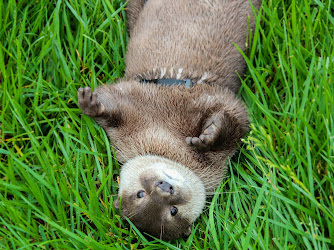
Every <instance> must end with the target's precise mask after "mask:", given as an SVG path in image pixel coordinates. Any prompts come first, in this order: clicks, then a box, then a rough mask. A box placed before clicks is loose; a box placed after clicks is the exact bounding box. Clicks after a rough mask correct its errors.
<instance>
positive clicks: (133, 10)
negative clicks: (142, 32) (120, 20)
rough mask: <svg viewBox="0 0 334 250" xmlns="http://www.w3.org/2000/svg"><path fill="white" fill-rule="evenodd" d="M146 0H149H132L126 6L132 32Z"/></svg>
mask: <svg viewBox="0 0 334 250" xmlns="http://www.w3.org/2000/svg"><path fill="white" fill-rule="evenodd" d="M146 2H147V0H130V1H129V2H128V5H127V6H126V17H127V20H128V28H129V31H130V33H131V31H132V29H133V27H134V26H135V24H136V21H137V18H138V16H139V14H140V12H141V11H142V9H143V8H144V5H145V3H146Z"/></svg>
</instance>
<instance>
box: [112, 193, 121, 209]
mask: <svg viewBox="0 0 334 250" xmlns="http://www.w3.org/2000/svg"><path fill="white" fill-rule="evenodd" d="M119 200H120V198H119V195H118V196H117V199H116V200H115V201H114V202H113V205H114V207H115V208H117V209H119Z"/></svg>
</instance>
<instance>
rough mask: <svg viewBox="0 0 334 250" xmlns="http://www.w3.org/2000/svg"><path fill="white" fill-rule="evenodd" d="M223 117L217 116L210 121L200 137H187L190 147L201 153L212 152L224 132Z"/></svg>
mask: <svg viewBox="0 0 334 250" xmlns="http://www.w3.org/2000/svg"><path fill="white" fill-rule="evenodd" d="M221 118H222V117H220V116H219V115H215V116H213V117H211V119H209V120H208V121H207V122H206V123H205V125H204V127H203V130H202V131H203V132H202V133H201V134H200V136H199V137H187V138H186V143H187V144H188V145H189V146H192V147H194V148H196V149H197V150H201V151H208V150H210V149H211V148H212V147H213V146H214V145H215V144H216V142H217V140H218V139H219V137H220V135H221V130H222V119H221Z"/></svg>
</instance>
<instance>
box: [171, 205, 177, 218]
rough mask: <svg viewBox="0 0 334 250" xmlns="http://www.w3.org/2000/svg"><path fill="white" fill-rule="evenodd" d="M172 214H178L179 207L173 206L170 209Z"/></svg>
mask: <svg viewBox="0 0 334 250" xmlns="http://www.w3.org/2000/svg"><path fill="white" fill-rule="evenodd" d="M170 214H171V215H172V216H175V215H176V214H177V207H174V206H172V208H171V209H170Z"/></svg>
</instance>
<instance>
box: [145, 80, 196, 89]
mask: <svg viewBox="0 0 334 250" xmlns="http://www.w3.org/2000/svg"><path fill="white" fill-rule="evenodd" d="M140 82H141V83H155V84H160V85H162V86H174V85H185V87H186V88H190V87H192V86H194V83H193V82H192V81H191V80H190V79H185V80H178V79H152V80H146V79H141V80H140Z"/></svg>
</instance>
